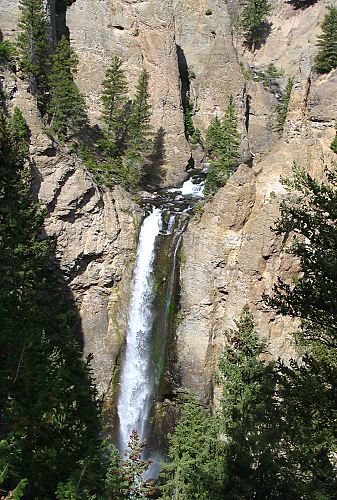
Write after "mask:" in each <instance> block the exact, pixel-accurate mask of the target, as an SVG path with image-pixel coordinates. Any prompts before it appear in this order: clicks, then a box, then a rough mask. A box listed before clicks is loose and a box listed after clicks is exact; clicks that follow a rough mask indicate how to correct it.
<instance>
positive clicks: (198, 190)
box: [168, 177, 205, 198]
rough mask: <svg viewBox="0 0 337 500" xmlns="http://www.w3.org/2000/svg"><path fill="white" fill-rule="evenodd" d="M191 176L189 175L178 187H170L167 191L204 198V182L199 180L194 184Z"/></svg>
mask: <svg viewBox="0 0 337 500" xmlns="http://www.w3.org/2000/svg"><path fill="white" fill-rule="evenodd" d="M193 180H194V179H193V178H192V177H191V178H190V179H188V180H187V181H185V182H184V184H183V185H182V186H181V187H180V188H171V189H168V192H169V193H180V194H181V195H182V196H190V197H192V198H204V187H205V182H204V181H202V182H199V183H198V184H195V183H194V182H193Z"/></svg>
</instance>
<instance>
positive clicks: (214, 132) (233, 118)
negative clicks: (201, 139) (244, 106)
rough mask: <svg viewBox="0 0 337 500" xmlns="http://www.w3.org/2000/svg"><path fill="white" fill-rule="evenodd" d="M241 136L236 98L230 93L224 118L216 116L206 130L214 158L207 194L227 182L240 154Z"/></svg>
mask: <svg viewBox="0 0 337 500" xmlns="http://www.w3.org/2000/svg"><path fill="white" fill-rule="evenodd" d="M240 138H241V135H240V133H239V131H238V119H237V115H236V112H235V106H234V99H233V96H232V95H230V96H229V99H228V105H227V108H226V111H225V115H224V117H223V119H222V120H219V119H218V118H215V119H214V120H213V121H212V123H211V124H210V126H209V128H208V130H207V132H206V141H207V147H208V150H209V152H210V154H211V155H212V156H213V158H214V160H213V161H212V166H211V170H210V172H209V173H208V174H207V178H206V183H205V193H206V194H207V195H211V194H214V193H215V192H216V191H217V190H218V189H219V188H220V187H222V186H224V185H225V184H226V182H227V179H228V177H229V176H230V173H231V171H232V170H233V167H234V165H235V162H236V161H237V159H238V158H239V156H240V151H239V148H240Z"/></svg>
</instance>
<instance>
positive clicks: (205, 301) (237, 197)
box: [177, 1, 337, 401]
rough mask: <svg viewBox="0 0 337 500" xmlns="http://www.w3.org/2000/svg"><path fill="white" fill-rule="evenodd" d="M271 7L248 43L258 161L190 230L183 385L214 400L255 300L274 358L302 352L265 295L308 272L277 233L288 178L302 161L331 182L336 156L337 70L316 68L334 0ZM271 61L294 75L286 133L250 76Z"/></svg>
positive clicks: (267, 92)
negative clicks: (223, 362) (261, 40)
mask: <svg viewBox="0 0 337 500" xmlns="http://www.w3.org/2000/svg"><path fill="white" fill-rule="evenodd" d="M271 3H272V4H273V12H272V15H271V18H270V20H271V22H272V27H271V28H272V30H271V34H270V36H269V37H268V38H267V40H266V43H265V45H263V46H262V47H261V49H260V50H258V51H256V52H255V53H254V54H251V53H249V52H248V51H247V50H245V49H244V48H243V47H241V46H240V44H239V43H238V52H239V54H240V57H241V60H242V61H243V63H244V64H245V67H246V71H247V72H248V76H249V80H248V81H247V91H246V92H247V96H248V99H249V115H248V118H247V123H248V137H249V141H250V146H251V151H252V153H253V156H254V162H253V167H252V168H248V167H247V166H246V165H241V166H240V168H239V169H238V170H237V172H236V173H235V174H234V175H233V176H232V177H231V179H230V180H229V181H228V183H227V185H226V186H225V187H224V188H222V189H220V190H219V191H218V192H217V194H216V195H215V196H214V198H213V200H212V201H211V202H209V203H206V205H205V206H204V207H203V208H202V210H201V213H200V214H199V216H198V218H195V219H194V220H193V221H192V222H191V224H190V225H189V227H188V230H187V232H186V234H185V236H184V243H183V249H182V255H183V257H182V262H183V264H182V270H181V286H182V290H181V313H180V320H179V325H178V331H177V342H178V352H179V353H180V359H179V361H180V362H179V369H180V373H181V377H182V384H183V386H188V387H193V388H194V389H195V391H196V392H197V393H198V394H199V395H200V397H201V398H203V399H204V400H206V401H207V400H209V398H210V397H212V384H211V382H210V381H211V375H212V373H214V370H215V369H216V361H217V358H218V355H219V351H220V350H221V347H222V346H223V344H224V335H223V333H224V331H225V330H226V329H228V328H232V327H234V326H235V319H237V318H238V317H239V315H240V312H241V310H242V308H243V306H245V305H246V304H248V305H249V306H250V308H251V309H252V311H253V313H254V317H255V320H256V323H257V328H258V331H259V332H260V334H261V335H263V336H264V337H266V338H268V339H269V341H270V346H269V352H270V355H272V356H274V357H278V356H281V357H282V358H283V359H284V360H285V361H287V360H289V358H290V357H291V356H292V355H293V353H294V350H293V346H292V340H291V337H290V335H289V334H290V333H291V332H294V330H295V329H296V324H294V322H293V320H291V319H288V318H285V317H281V316H278V315H276V314H275V312H274V311H273V310H269V309H268V308H267V306H266V305H265V303H264V301H263V299H262V294H264V293H265V294H268V295H269V294H271V293H272V286H273V283H275V281H276V280H277V278H278V277H279V276H280V277H282V278H284V279H286V280H287V279H288V280H290V279H291V277H292V276H293V275H295V274H296V273H297V272H298V266H297V263H296V262H295V261H294V260H293V259H292V258H291V256H289V255H287V254H286V253H285V252H284V251H283V250H282V246H283V244H284V243H285V242H284V241H283V240H281V239H280V238H279V237H277V236H276V235H275V233H274V232H273V231H272V229H271V228H272V226H273V224H274V222H275V220H276V219H277V217H278V215H279V209H278V207H279V204H280V202H281V201H282V200H284V199H285V198H286V197H287V192H286V191H285V189H284V186H283V185H282V184H281V182H280V179H281V177H287V176H291V173H292V166H293V164H294V163H296V164H297V165H300V166H301V167H303V168H305V169H307V170H308V171H309V172H310V173H311V174H313V175H315V176H317V177H319V178H322V176H323V175H324V166H325V165H331V162H332V161H333V160H336V155H335V154H334V153H333V152H332V151H331V149H330V147H329V146H330V144H331V141H332V139H333V137H334V135H335V120H336V117H337V100H336V88H337V86H336V78H337V71H336V70H335V71H332V72H331V73H330V74H329V75H324V76H318V75H316V74H315V73H314V71H313V63H314V60H313V59H314V55H315V54H316V53H317V48H316V47H315V40H316V36H317V34H318V33H319V31H320V29H319V24H320V22H322V19H323V18H324V15H325V9H326V6H327V5H328V4H329V2H324V1H322V2H318V3H317V4H314V5H312V6H310V7H308V8H306V9H298V10H294V9H293V7H292V6H291V5H290V4H287V3H284V2H277V1H274V2H271ZM232 7H233V5H232ZM234 7H235V5H234ZM270 63H273V64H274V65H275V66H276V67H277V68H278V69H283V70H284V72H285V75H289V76H292V77H293V78H294V86H293V90H292V93H291V98H290V102H289V107H288V113H287V119H286V123H285V126H284V132H283V134H282V136H281V137H280V136H279V134H277V133H275V132H274V131H273V130H271V129H270V127H268V120H269V119H270V116H271V114H272V112H273V110H274V109H275V106H276V105H277V102H278V101H277V99H276V97H275V95H274V93H273V92H272V89H271V88H268V86H267V88H266V86H265V85H264V84H263V83H262V82H261V81H259V80H258V79H256V78H254V72H253V71H251V73H249V70H251V69H259V70H260V71H266V70H267V66H268V65H269V64H270Z"/></svg>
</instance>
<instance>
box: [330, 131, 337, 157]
mask: <svg viewBox="0 0 337 500" xmlns="http://www.w3.org/2000/svg"><path fill="white" fill-rule="evenodd" d="M330 148H331V149H332V151H333V152H334V153H336V154H337V133H336V135H335V138H334V140H333V141H332V143H331V144H330Z"/></svg>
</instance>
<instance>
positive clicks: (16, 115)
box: [11, 106, 29, 159]
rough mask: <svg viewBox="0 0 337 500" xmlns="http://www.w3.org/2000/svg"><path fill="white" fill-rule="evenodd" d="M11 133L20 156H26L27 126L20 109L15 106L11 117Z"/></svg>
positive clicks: (27, 151)
mask: <svg viewBox="0 0 337 500" xmlns="http://www.w3.org/2000/svg"><path fill="white" fill-rule="evenodd" d="M11 134H12V139H13V141H14V143H15V145H16V151H17V153H18V154H19V156H20V158H22V159H24V158H27V156H28V153H29V145H28V144H29V128H28V125H27V122H26V120H25V118H24V116H23V114H22V112H21V110H20V109H19V108H18V107H17V106H15V108H14V112H13V116H12V119H11Z"/></svg>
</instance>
